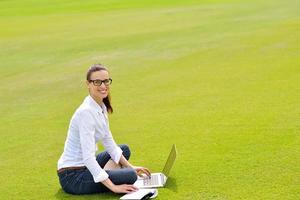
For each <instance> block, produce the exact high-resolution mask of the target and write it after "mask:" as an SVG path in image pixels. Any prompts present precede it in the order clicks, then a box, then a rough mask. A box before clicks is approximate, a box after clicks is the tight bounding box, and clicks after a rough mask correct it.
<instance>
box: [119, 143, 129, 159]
mask: <svg viewBox="0 0 300 200" xmlns="http://www.w3.org/2000/svg"><path fill="white" fill-rule="evenodd" d="M119 146H120V148H121V149H122V151H123V156H124V157H125V158H126V159H127V160H129V158H130V155H131V151H130V148H129V146H128V145H127V144H121V145H119Z"/></svg>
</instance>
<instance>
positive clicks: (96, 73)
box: [58, 64, 150, 194]
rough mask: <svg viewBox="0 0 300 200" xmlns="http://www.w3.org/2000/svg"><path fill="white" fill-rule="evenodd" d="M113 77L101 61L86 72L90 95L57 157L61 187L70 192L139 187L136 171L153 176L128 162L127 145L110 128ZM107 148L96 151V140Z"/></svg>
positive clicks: (80, 192) (131, 190)
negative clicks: (59, 155)
mask: <svg viewBox="0 0 300 200" xmlns="http://www.w3.org/2000/svg"><path fill="white" fill-rule="evenodd" d="M111 83H112V79H111V78H110V77H109V73H108V70H107V69H106V68H105V67H103V66H102V65H101V64H96V65H94V66H92V67H91V68H90V69H89V70H88V72H87V75H86V85H87V88H88V90H89V96H87V97H86V98H85V100H84V101H83V103H82V104H81V105H80V106H79V108H78V109H77V110H76V112H75V113H74V115H73V117H72V119H71V122H70V126H69V130H68V136H67V139H66V142H65V147H64V152H63V154H62V155H61V157H60V159H59V161H58V176H59V182H60V184H61V186H62V189H63V190H64V191H65V192H67V193H71V194H92V193H102V192H107V191H109V190H110V191H112V192H114V193H129V192H134V191H137V190H138V188H136V187H135V186H134V185H133V183H134V182H135V181H136V179H137V174H138V175H141V174H146V175H147V176H150V172H149V170H148V169H147V168H144V167H136V166H133V165H132V164H130V163H129V162H128V160H129V157H130V150H129V147H128V146H127V145H120V146H117V145H116V143H115V141H114V139H113V137H112V135H111V132H110V129H109V123H108V117H107V115H108V113H112V112H113V108H112V106H111V103H110V94H109V89H110V88H109V86H110V84H111ZM98 141H101V142H102V144H103V146H104V148H105V150H106V151H104V152H101V153H99V154H98V155H96V151H97V142H98Z"/></svg>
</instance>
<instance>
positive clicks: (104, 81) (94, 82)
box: [89, 78, 112, 86]
mask: <svg viewBox="0 0 300 200" xmlns="http://www.w3.org/2000/svg"><path fill="white" fill-rule="evenodd" d="M89 82H90V83H91V82H93V84H94V86H100V85H101V84H102V83H104V85H105V86H109V85H110V84H111V83H112V79H111V78H109V79H104V80H100V79H96V80H89Z"/></svg>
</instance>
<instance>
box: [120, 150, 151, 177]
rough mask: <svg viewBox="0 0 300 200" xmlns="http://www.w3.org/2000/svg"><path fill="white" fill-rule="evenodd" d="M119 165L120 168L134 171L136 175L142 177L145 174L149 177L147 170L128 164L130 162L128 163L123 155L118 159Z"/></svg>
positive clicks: (149, 173)
mask: <svg viewBox="0 0 300 200" xmlns="http://www.w3.org/2000/svg"><path fill="white" fill-rule="evenodd" d="M119 164H120V165H121V167H129V168H133V169H135V171H136V173H137V175H139V176H142V174H146V175H147V176H149V177H150V176H151V172H150V171H149V169H147V168H145V167H139V166H134V165H132V164H130V162H128V160H127V159H126V158H125V157H124V156H123V155H121V157H120V161H119Z"/></svg>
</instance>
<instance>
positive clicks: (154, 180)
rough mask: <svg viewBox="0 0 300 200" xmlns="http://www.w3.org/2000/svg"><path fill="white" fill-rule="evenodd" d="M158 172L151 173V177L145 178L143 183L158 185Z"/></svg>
mask: <svg viewBox="0 0 300 200" xmlns="http://www.w3.org/2000/svg"><path fill="white" fill-rule="evenodd" d="M159 178H160V175H159V174H154V175H151V178H145V179H144V185H158V184H159V180H158V179H159Z"/></svg>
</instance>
